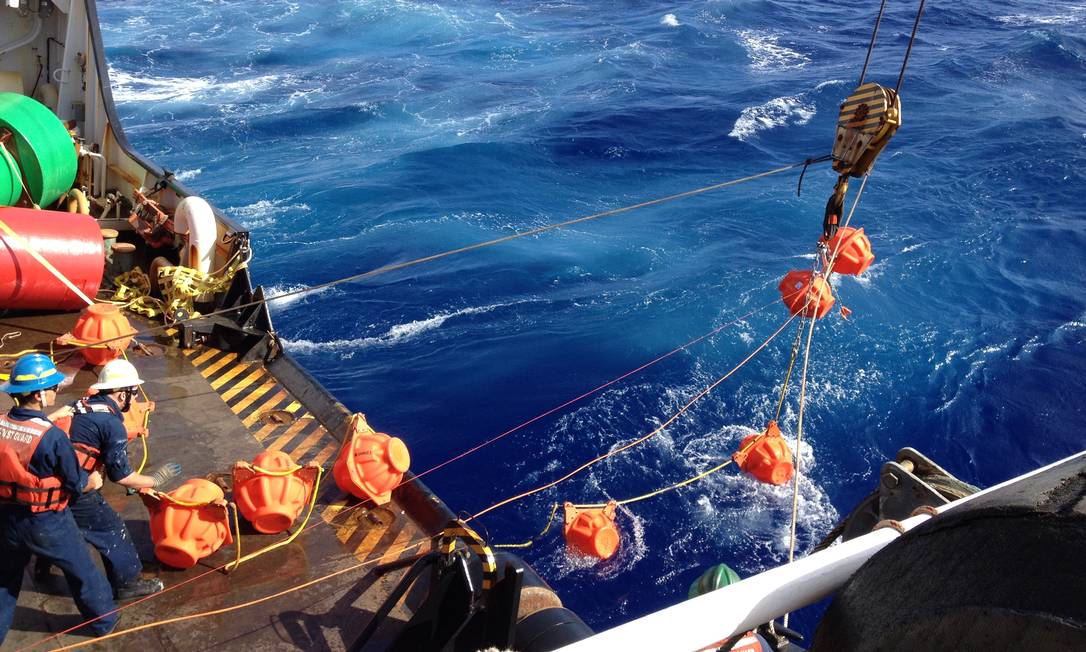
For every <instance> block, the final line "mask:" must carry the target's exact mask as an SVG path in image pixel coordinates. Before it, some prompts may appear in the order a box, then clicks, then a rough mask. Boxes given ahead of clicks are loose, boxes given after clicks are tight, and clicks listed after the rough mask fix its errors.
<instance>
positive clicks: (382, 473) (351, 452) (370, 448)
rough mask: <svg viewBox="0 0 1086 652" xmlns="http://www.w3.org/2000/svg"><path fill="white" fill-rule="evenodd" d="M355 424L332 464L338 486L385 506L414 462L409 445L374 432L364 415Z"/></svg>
mask: <svg viewBox="0 0 1086 652" xmlns="http://www.w3.org/2000/svg"><path fill="white" fill-rule="evenodd" d="M351 424H352V428H351V437H350V439H348V440H347V442H346V443H345V444H344V445H343V448H342V449H341V450H340V452H339V458H338V459H336V463H335V465H334V466H333V467H332V476H333V477H334V478H335V479H336V486H338V487H339V488H340V489H342V490H343V491H345V492H347V493H349V494H351V495H352V496H355V497H356V498H361V499H363V500H367V499H368V500H372V501H373V502H374V503H376V504H378V505H384V504H385V503H387V502H388V501H390V500H391V499H392V490H393V489H395V488H396V487H397V486H399V484H400V482H401V481H402V480H403V474H404V473H405V472H406V471H407V469H408V467H409V466H410V465H411V454H410V453H409V452H408V451H407V444H405V443H403V440H402V439H399V438H397V437H390V436H388V435H386V434H384V433H380V432H374V430H373V428H370V427H369V425H367V424H366V420H365V418H363V417H362V415H360V414H356V415H354V417H352V421H351Z"/></svg>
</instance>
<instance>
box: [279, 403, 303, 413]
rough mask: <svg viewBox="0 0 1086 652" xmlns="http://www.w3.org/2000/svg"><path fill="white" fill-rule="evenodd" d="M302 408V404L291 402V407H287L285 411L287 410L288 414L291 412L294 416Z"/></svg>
mask: <svg viewBox="0 0 1086 652" xmlns="http://www.w3.org/2000/svg"><path fill="white" fill-rule="evenodd" d="M301 407H302V404H301V403H299V402H298V401H291V402H290V405H288V406H286V407H285V408H283V409H284V410H286V411H287V412H290V413H291V414H294V413H295V412H297V411H298V409H299V408H301Z"/></svg>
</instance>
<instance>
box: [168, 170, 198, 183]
mask: <svg viewBox="0 0 1086 652" xmlns="http://www.w3.org/2000/svg"><path fill="white" fill-rule="evenodd" d="M203 171H204V170H203V168H196V169H195V170H179V171H178V172H175V173H174V175H173V176H174V178H175V179H177V180H178V181H192V180H193V179H195V178H196V177H198V176H200V173H201V172H203Z"/></svg>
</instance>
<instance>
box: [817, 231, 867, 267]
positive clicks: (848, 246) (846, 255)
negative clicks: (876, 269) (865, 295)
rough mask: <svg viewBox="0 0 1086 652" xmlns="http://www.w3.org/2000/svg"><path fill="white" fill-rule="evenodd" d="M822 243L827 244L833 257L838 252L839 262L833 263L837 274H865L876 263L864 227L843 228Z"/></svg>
mask: <svg viewBox="0 0 1086 652" xmlns="http://www.w3.org/2000/svg"><path fill="white" fill-rule="evenodd" d="M822 241H823V242H825V243H826V248H827V249H829V255H830V256H831V257H832V256H834V252H837V253H836V256H837V260H836V261H834V263H833V271H834V272H835V273H837V274H851V275H858V274H863V273H864V272H865V271H867V268H868V267H870V266H871V263H873V262H875V254H873V253H872V252H871V240H870V239H869V238H868V237H867V235H866V234H864V230H863V227H860V228H858V229H854V228H852V227H850V226H846V227H842V228H840V229H837V233H835V234H834V236H833V237H832V238H830V239H829V241H827V240H826V239H825V238H823V239H822Z"/></svg>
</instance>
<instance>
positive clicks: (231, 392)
mask: <svg viewBox="0 0 1086 652" xmlns="http://www.w3.org/2000/svg"><path fill="white" fill-rule="evenodd" d="M267 377H268V374H266V373H264V368H263V367H257V368H256V369H255V370H254V371H253V373H251V374H249V375H248V376H246V377H244V378H242V379H241V380H239V381H238V382H237V384H235V385H234V386H233V387H231V388H230V389H228V390H226V391H225V392H223V393H222V400H223V401H229V400H230V399H232V398H234V397H235V396H237V395H238V394H240V393H241V392H242V390H244V389H245V388H246V387H248V386H249V385H252V384H253V383H254V382H256V380H257V379H258V378H267Z"/></svg>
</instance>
